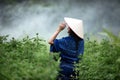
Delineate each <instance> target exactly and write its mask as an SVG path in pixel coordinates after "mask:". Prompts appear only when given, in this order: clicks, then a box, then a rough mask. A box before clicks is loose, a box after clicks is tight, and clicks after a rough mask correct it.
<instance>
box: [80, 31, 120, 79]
mask: <svg viewBox="0 0 120 80" xmlns="http://www.w3.org/2000/svg"><path fill="white" fill-rule="evenodd" d="M104 33H106V34H107V35H108V39H103V40H102V41H101V42H100V43H99V42H98V41H96V40H94V41H90V40H89V39H87V40H86V41H85V52H84V56H83V59H82V61H81V63H80V64H79V66H80V67H79V71H80V76H79V78H80V80H119V79H120V53H119V52H120V45H119V44H120V38H119V37H117V36H115V35H114V34H113V33H112V32H110V31H107V30H106V29H104Z"/></svg>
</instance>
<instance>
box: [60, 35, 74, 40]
mask: <svg viewBox="0 0 120 80" xmlns="http://www.w3.org/2000/svg"><path fill="white" fill-rule="evenodd" d="M62 39H63V40H73V39H74V38H73V37H71V36H66V37H63V38H62Z"/></svg>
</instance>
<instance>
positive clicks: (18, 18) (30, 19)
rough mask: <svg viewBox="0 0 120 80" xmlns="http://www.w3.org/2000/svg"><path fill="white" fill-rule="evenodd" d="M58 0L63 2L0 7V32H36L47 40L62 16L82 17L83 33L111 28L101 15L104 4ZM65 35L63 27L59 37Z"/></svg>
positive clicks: (13, 35) (12, 34)
mask: <svg viewBox="0 0 120 80" xmlns="http://www.w3.org/2000/svg"><path fill="white" fill-rule="evenodd" d="M61 1H63V2H61V3H60V4H59V3H54V4H51V5H49V6H43V5H40V4H34V5H33V4H32V5H27V4H18V5H16V6H10V5H8V6H6V7H4V12H5V14H3V15H4V16H3V17H1V18H0V20H1V22H0V34H1V35H7V34H9V35H10V37H15V38H21V37H24V36H25V35H29V36H31V37H33V36H35V34H36V33H39V35H40V37H42V38H44V39H48V38H49V37H50V36H51V35H52V33H53V32H54V31H55V30H56V28H57V27H58V25H59V23H60V22H62V21H63V18H64V17H66V16H67V17H73V18H78V19H82V20H83V22H84V32H85V33H87V34H90V33H96V32H100V31H102V27H106V28H108V29H111V30H113V31H115V30H114V28H111V27H109V26H110V24H108V23H107V21H106V19H105V15H103V13H104V12H105V10H104V8H105V6H102V5H99V4H95V3H88V4H85V3H84V4H82V3H71V4H69V2H68V1H64V0H61ZM102 16H103V17H102ZM3 18H4V19H3ZM5 18H6V19H5ZM99 18H100V19H99ZM99 21H100V22H99ZM113 26H115V25H113ZM116 28H118V27H116ZM118 29H119V28H118ZM118 29H116V30H118ZM117 32H119V30H118V31H117ZM66 35H67V32H66V30H64V31H63V32H62V33H61V34H60V35H59V37H62V36H66Z"/></svg>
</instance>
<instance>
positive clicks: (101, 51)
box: [0, 30, 120, 80]
mask: <svg viewBox="0 0 120 80" xmlns="http://www.w3.org/2000/svg"><path fill="white" fill-rule="evenodd" d="M105 32H106V34H107V35H108V38H106V39H103V40H101V41H100V42H98V41H97V40H91V39H90V38H86V39H85V51H84V55H83V57H82V60H81V61H80V63H79V64H78V66H79V67H78V68H77V70H79V73H80V75H79V79H80V80H120V37H119V36H117V37H116V36H115V35H113V34H112V33H111V32H108V31H107V30H105ZM7 38H8V36H0V80H55V78H56V76H57V74H58V70H59V58H58V60H57V61H55V60H54V59H53V58H54V56H56V57H58V56H59V54H56V53H55V54H50V53H49V45H48V44H47V42H46V41H45V40H43V39H41V38H39V35H38V34H36V37H33V38H30V37H29V36H26V37H24V38H23V39H20V40H17V39H15V38H12V39H11V40H8V39H7Z"/></svg>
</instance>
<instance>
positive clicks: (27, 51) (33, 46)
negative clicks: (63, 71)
mask: <svg viewBox="0 0 120 80" xmlns="http://www.w3.org/2000/svg"><path fill="white" fill-rule="evenodd" d="M6 40H7V36H1V37H0V42H1V44H0V80H54V79H55V77H56V75H57V70H58V64H59V62H55V61H54V60H53V56H52V55H50V54H49V51H48V48H47V46H48V45H47V44H46V42H45V41H44V40H42V39H40V38H39V37H38V35H37V36H36V37H34V38H29V36H27V37H25V38H23V39H22V40H20V41H19V40H16V39H14V38H12V40H10V41H9V42H7V41H6Z"/></svg>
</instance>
